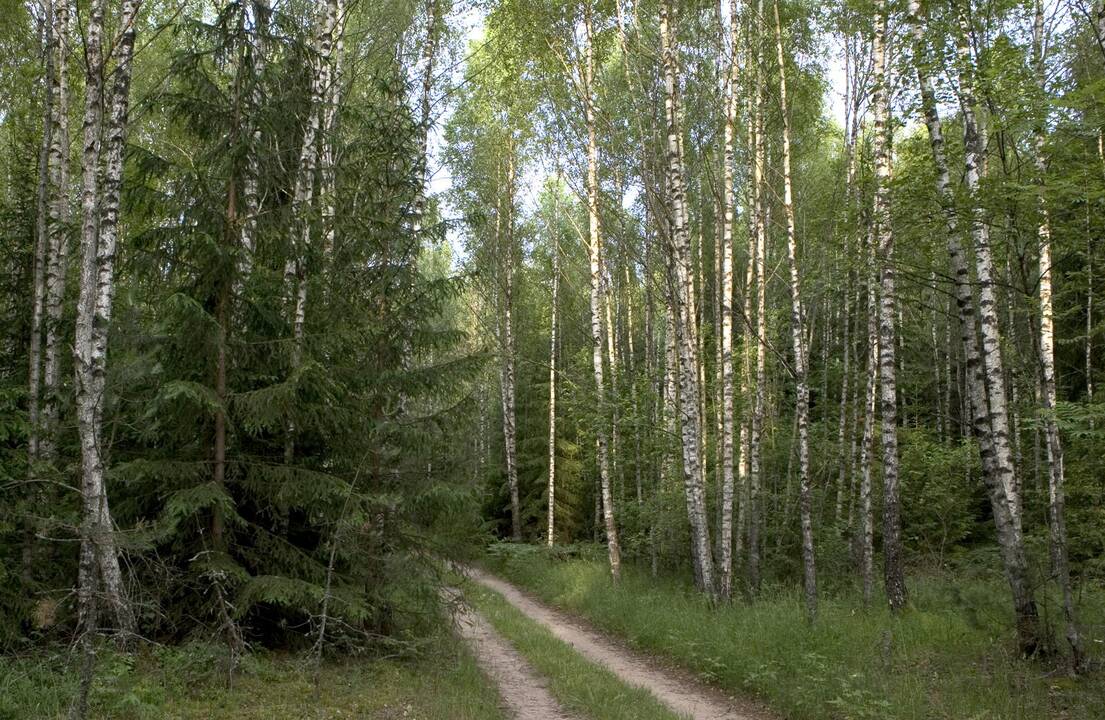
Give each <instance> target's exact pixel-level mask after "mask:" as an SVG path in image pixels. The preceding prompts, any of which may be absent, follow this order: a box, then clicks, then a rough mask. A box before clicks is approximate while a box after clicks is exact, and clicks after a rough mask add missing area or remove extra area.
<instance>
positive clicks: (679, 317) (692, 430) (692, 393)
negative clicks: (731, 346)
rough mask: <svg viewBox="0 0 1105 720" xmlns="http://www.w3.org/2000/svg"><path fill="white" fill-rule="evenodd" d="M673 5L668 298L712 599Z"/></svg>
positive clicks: (704, 577)
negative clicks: (671, 271)
mask: <svg viewBox="0 0 1105 720" xmlns="http://www.w3.org/2000/svg"><path fill="white" fill-rule="evenodd" d="M673 15H674V12H673V7H672V2H671V0H664V1H663V2H662V3H661V4H660V43H661V57H662V64H663V68H664V90H665V96H664V109H665V115H666V121H667V171H668V193H669V201H670V203H671V215H672V236H671V248H670V250H671V258H672V265H673V266H674V281H675V282H674V283H673V285H674V287H672V288H671V295H672V300H673V304H674V305H675V308H676V312H673V316H674V319H675V326H676V338H677V347H678V365H679V396H680V397H679V400H680V420H681V425H682V427H681V429H680V435H681V438H682V447H683V481H684V492H685V495H686V502H687V516H688V519H689V520H690V525H691V554H692V558H693V560H694V567H695V583H696V585H697V586H698V588H699V589H700V590H702V591H703V592H706V593H708V594H711V595H712V594H714V593H715V592H716V587H715V584H714V563H713V555H712V553H711V549H710V535H709V526H708V518H707V512H706V492H705V488H704V487H703V476H702V471H701V459H702V451H701V440H702V438H701V435H700V428H701V427H702V424H703V423H702V418H701V412H702V409H701V406H700V404H699V394H700V391H701V388H700V386H699V353H698V343H697V338H696V337H695V332H694V328H695V322H696V318H695V287H694V276H693V270H692V259H691V246H690V233H689V222H688V215H687V204H686V202H687V200H686V189H685V187H686V186H685V180H684V178H685V174H686V173H685V171H684V168H683V143H682V141H681V130H680V124H679V121H680V116H681V112H680V107H679V85H678V76H679V61H678V57H677V55H678V50H677V49H676V47H675V43H674V37H673V36H674V31H673V27H672V26H673V19H674V18H673Z"/></svg>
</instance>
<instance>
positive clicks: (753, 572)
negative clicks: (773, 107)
mask: <svg viewBox="0 0 1105 720" xmlns="http://www.w3.org/2000/svg"><path fill="white" fill-rule="evenodd" d="M756 7H757V17H760V18H762V17H763V0H758V2H757V5H756ZM762 67H763V38H762V37H761V36H760V34H759V33H757V34H756V72H755V81H754V83H753V85H754V87H753V91H752V92H753V95H754V101H753V106H754V108H753V125H754V132H753V135H754V137H753V153H752V155H753V160H752V196H753V215H754V228H753V231H754V232H753V234H754V242H755V254H754V258H755V259H754V261H753V264H754V265H755V268H756V269H755V285H756V333H755V334H756V338H755V342H756V380H755V391H754V395H755V398H754V400H753V407H752V423H751V428H750V432H749V438H748V454H749V467H748V476H749V506H748V585H749V589H750V590H751V591H752V592H754V593H755V592H758V591H759V589H760V521H761V517H760V515H761V514H760V487H761V485H762V483H763V461H762V460H763V458H762V448H761V444H762V439H763V422H764V404H765V401H764V392H765V389H766V387H767V312H766V309H767V271H766V259H767V207H766V202H765V195H766V191H765V177H764V170H765V168H764V166H765V164H766V156H767V147H766V142H765V138H764V115H763V81H762V75H763V71H762Z"/></svg>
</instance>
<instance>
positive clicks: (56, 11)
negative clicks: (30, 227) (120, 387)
mask: <svg viewBox="0 0 1105 720" xmlns="http://www.w3.org/2000/svg"><path fill="white" fill-rule="evenodd" d="M70 9H71V6H70V0H54V3H53V27H54V31H53V46H52V49H53V54H54V59H53V71H54V72H53V77H52V78H51V86H52V88H51V93H50V95H51V102H50V113H51V114H50V151H49V158H48V161H47V162H48V165H47V174H48V177H49V184H48V190H49V197H50V201H49V214H48V217H47V221H46V230H47V236H48V238H49V241H48V245H47V258H46V298H45V301H46V315H45V323H44V328H45V331H46V353H45V356H44V357H43V360H42V410H41V413H42V422H41V436H40V437H39V438H38V449H37V457H39V458H41V459H42V460H44V461H46V462H52V461H53V460H54V459H55V458H56V453H57V439H56V437H55V435H56V433H57V425H58V399H59V395H60V393H61V360H62V343H63V342H64V328H63V327H62V314H63V311H64V303H65V285H66V277H67V275H68V271H69V244H70V242H71V239H70V238H71V234H72V227H71V223H72V212H71V198H70V186H69V55H70V52H71V49H70V34H69V26H70V23H71V21H70V17H71V13H70Z"/></svg>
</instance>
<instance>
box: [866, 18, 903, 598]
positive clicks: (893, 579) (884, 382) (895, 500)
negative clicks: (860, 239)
mask: <svg viewBox="0 0 1105 720" xmlns="http://www.w3.org/2000/svg"><path fill="white" fill-rule="evenodd" d="M886 30H887V8H886V0H876V2H875V33H874V43H873V48H874V57H875V88H874V97H873V98H872V106H873V107H872V110H873V112H874V115H875V137H874V146H875V147H874V153H875V208H874V222H875V238H876V242H877V246H878V259H879V270H880V293H879V406H880V410H881V413H880V414H881V418H882V476H883V528H882V537H883V576H884V581H885V584H886V599H887V602H888V603H889V604H890V609H891V610H893V611H895V612H898V611H901V610H902V609H904V608H905V604H906V600H907V594H906V585H905V571H904V569H903V568H902V521H901V510H900V506H899V503H900V500H899V497H898V390H897V377H896V372H897V363H896V361H895V350H896V345H897V327H896V325H895V322H896V318H897V307H896V306H897V288H896V276H895V268H894V231H893V228H892V227H891V218H890V163H891V158H890V142H891V128H890V97H889V96H890V83H889V79H888V77H887V74H888V73H887V63H886V42H887V38H886V34H887V33H886Z"/></svg>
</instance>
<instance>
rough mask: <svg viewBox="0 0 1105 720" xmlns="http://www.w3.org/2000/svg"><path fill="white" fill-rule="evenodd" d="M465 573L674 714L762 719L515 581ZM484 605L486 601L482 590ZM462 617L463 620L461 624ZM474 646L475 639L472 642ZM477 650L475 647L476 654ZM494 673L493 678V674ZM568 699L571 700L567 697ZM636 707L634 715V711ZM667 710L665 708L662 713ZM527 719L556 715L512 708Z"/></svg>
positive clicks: (710, 719) (504, 688)
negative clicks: (524, 589) (547, 602)
mask: <svg viewBox="0 0 1105 720" xmlns="http://www.w3.org/2000/svg"><path fill="white" fill-rule="evenodd" d="M465 575H466V577H467V578H469V579H470V580H471V581H472V582H473V583H475V584H477V585H479V586H481V587H483V588H485V589H487V590H489V591H491V592H493V593H496V594H498V595H499V596H500V597H502V598H503V600H505V601H506V602H507V603H509V605H511V606H513V607H514V608H515V609H516V610H517V611H518V612H520V613H521V614H522V615H524V616H525V617H526V618H528V619H529V620H531V621H532V622H534V623H536V624H537V625H539V626H540V627H542V628H544V629H545V630H547V631H548V632H549V633H550V634H551V635H552V636H553V637H554V638H556V639H557V640H559V641H560V642H561V643H564V644H566V645H567V646H568V647H569V648H571V650H573V651H575V652H576V653H578V654H579V655H582V656H583V657H584V658H585V659H586V661H589V662H590V663H593V664H594V665H596V666H598V667H601V668H604V669H606V670H607V671H609V672H610V673H611V674H613V675H614V676H615V677H616V678H617V680H618V681H619V682H620V683H621V684H624V685H627V686H630V687H634V688H639V689H642V690H644V691H646V692H647V693H649V694H651V695H652V696H653V697H654V698H655V699H656V700H658V701H659V702H660V703H661V704H662V705H664V706H666V707H667V709H669V710H670V711H671V712H673V713H674V714H675V715H676V716H677V717H683V718H690V719H692V720H763V719H764V718H766V717H767V715H766V713H765V712H764V711H763V710H762V709H759V708H756V707H754V706H752V705H750V704H748V703H742V702H739V701H738V700H736V699H735V698H732V697H726V696H725V695H724V694H722V693H721V692H719V691H718V690H717V689H715V688H711V687H708V686H706V685H705V684H703V683H701V682H700V681H698V680H696V679H695V678H694V677H692V676H691V675H690V673H687V672H686V671H684V670H681V669H678V668H675V667H670V666H668V667H665V666H663V665H661V664H660V663H659V662H657V661H656V660H655V659H653V658H651V657H649V656H647V655H644V654H642V653H638V652H634V651H633V650H630V649H628V648H627V647H625V645H624V643H622V644H619V643H617V642H615V641H614V640H612V639H611V638H608V637H606V636H604V635H603V634H601V633H599V632H597V631H595V630H594V629H593V628H591V627H589V626H588V625H587V624H586V623H585V622H583V621H581V620H580V619H579V618H575V617H571V616H569V615H566V614H565V613H562V612H558V611H557V610H554V609H552V608H550V607H548V606H547V605H545V604H543V603H541V602H539V601H537V600H535V599H533V598H532V597H530V596H528V595H526V594H525V593H523V592H522V591H521V590H519V589H518V588H517V587H515V586H514V585H511V584H510V583H508V582H506V581H504V580H502V579H500V578H498V577H495V576H494V575H491V574H489V573H487V572H484V571H482V570H480V569H478V568H466V569H465ZM482 605H483V607H487V606H488V603H487V596H486V595H484V602H483V603H482ZM463 622H464V621H463V620H462V624H463ZM477 647H478V644H477ZM480 655H482V653H480V652H478V651H477V656H480ZM496 679H497V678H496ZM499 684H500V691H501V692H502V693H503V695H504V698H506V697H507V696H509V695H510V694H511V693H513V692H515V689H514V688H512V687H510V686H509V685H504V684H503V683H501V682H500V683H499ZM569 702H570V700H569ZM581 705H582V706H583V708H585V709H586V710H587V712H588V715H595V714H596V713H595V712H594V710H593V708H590V707H587V703H586V702H582V703H581ZM636 712H637V711H636V710H633V711H632V713H633V716H634V717H636V716H637V714H636ZM665 714H666V713H665ZM515 717H518V718H526V719H527V720H529V719H530V718H533V719H534V720H544V718H545V717H549V718H556V717H559V716H557V715H548V716H545V715H535V714H533V713H532V712H529V713H525V714H520V713H519V714H515Z"/></svg>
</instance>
